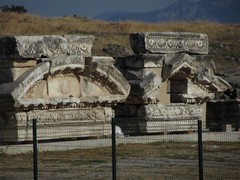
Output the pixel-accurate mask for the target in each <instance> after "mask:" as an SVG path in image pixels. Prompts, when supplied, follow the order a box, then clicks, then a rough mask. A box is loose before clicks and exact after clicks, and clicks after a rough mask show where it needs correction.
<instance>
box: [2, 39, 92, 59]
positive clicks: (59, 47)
mask: <svg viewBox="0 0 240 180" xmlns="http://www.w3.org/2000/svg"><path fill="white" fill-rule="evenodd" d="M93 41H94V37H93V36H83V35H65V36H61V35H44V36H5V37H1V38H0V57H1V58H3V57H4V58H19V57H21V58H40V57H56V56H60V55H81V56H84V57H86V56H91V49H92V46H93Z"/></svg>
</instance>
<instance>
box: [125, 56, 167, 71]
mask: <svg viewBox="0 0 240 180" xmlns="http://www.w3.org/2000/svg"><path fill="white" fill-rule="evenodd" d="M164 58H165V56H164V55H162V54H138V55H131V56H127V57H126V60H125V65H126V68H132V69H143V68H160V67H163V60H164Z"/></svg>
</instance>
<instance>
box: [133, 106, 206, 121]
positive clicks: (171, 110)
mask: <svg viewBox="0 0 240 180" xmlns="http://www.w3.org/2000/svg"><path fill="white" fill-rule="evenodd" d="M201 113H202V108H201V106H200V105H186V104H173V103H172V104H170V105H162V104H150V105H144V106H141V107H140V108H139V109H138V112H137V116H138V117H146V118H165V119H179V120H180V119H185V120H186V119H196V118H200V117H201Z"/></svg>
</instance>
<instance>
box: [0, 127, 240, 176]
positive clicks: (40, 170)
mask: <svg viewBox="0 0 240 180" xmlns="http://www.w3.org/2000/svg"><path fill="white" fill-rule="evenodd" d="M196 125H197V123H196ZM113 127H115V124H113ZM112 130H114V131H115V130H117V131H115V132H114V133H113V134H115V135H116V138H114V136H113V138H111V137H105V138H84V139H83V138H80V139H78V138H75V139H67V140H65V141H62V140H61V141H60V140H55V141H51V142H50V141H48V142H46V141H44V142H42V141H38V144H37V148H36V147H35V150H37V151H36V152H37V155H36V154H35V157H36V156H37V162H36V161H34V156H33V154H34V153H33V152H34V147H33V143H29V142H28V143H22V144H16V145H14V144H11V145H6V144H2V145H0V179H7V180H8V179H11V180H17V179H34V177H35V178H36V174H34V164H36V163H37V172H36V173H37V178H38V179H44V180H45V179H94V180H95V179H114V178H115V179H123V180H125V179H126V180H127V179H131V180H132V179H133V180H134V179H137V180H138V179H143V180H149V179H200V178H201V177H200V176H199V143H198V142H199V141H198V140H199V137H198V132H197V131H192V132H178V131H177V129H176V131H174V133H155V134H151V135H148V134H144V135H139V134H132V135H131V136H126V135H123V134H121V133H119V131H118V129H117V128H116V129H115V128H113V129H112ZM201 135H202V140H203V144H202V145H203V146H202V150H203V151H202V152H203V178H204V179H211V180H212V179H238V178H239V177H240V141H239V138H240V132H239V131H233V132H208V131H204V132H203V133H201ZM33 139H34V138H33ZM114 143H115V145H116V146H115V152H114V145H113V144H114ZM34 162H35V163H34ZM114 164H115V167H114ZM35 170H36V167H35ZM114 171H115V174H114ZM34 175H35V176H34Z"/></svg>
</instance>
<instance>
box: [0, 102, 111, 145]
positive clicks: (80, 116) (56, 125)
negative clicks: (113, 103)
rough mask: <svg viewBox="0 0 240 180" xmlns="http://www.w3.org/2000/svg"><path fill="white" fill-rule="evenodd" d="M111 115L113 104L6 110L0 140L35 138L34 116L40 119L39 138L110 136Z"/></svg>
mask: <svg viewBox="0 0 240 180" xmlns="http://www.w3.org/2000/svg"><path fill="white" fill-rule="evenodd" d="M112 117H114V112H113V110H112V109H111V108H110V107H104V108H101V107H99V108H72V109H60V110H58V109H50V110H33V111H28V112H6V113H5V118H7V119H5V123H4V124H3V123H2V125H3V126H2V127H3V128H2V129H0V135H1V137H0V142H1V141H5V142H17V141H29V140H32V120H33V119H37V128H38V140H44V139H61V138H74V137H93V136H105V135H106V136H108V135H110V134H111V118H112Z"/></svg>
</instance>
